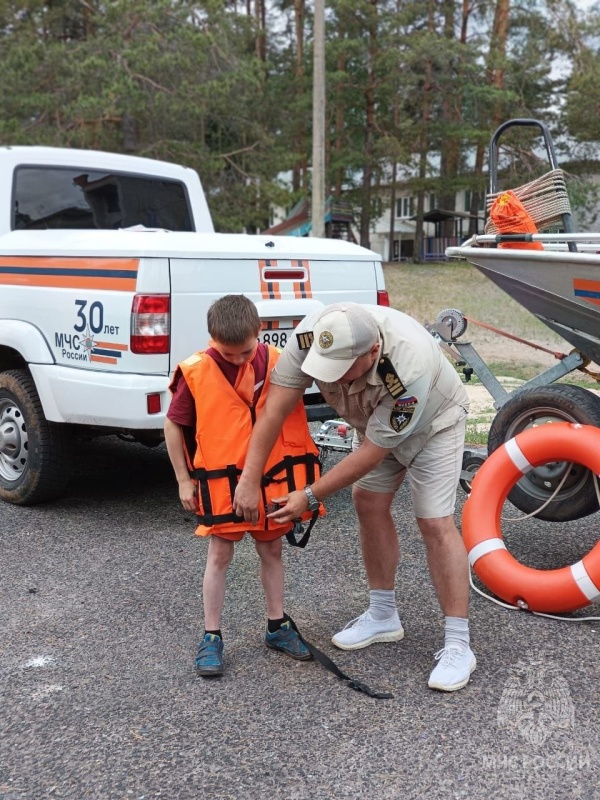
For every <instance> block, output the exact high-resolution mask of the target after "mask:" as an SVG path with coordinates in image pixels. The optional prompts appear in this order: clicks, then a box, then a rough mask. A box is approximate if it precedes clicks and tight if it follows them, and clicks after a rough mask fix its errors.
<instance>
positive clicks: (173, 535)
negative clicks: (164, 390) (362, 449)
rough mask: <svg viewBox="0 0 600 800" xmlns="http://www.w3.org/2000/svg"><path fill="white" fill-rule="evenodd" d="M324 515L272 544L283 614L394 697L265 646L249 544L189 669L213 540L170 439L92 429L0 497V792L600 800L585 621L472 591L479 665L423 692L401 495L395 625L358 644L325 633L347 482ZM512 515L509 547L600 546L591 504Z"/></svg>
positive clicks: (434, 622) (562, 550) (593, 673)
mask: <svg viewBox="0 0 600 800" xmlns="http://www.w3.org/2000/svg"><path fill="white" fill-rule="evenodd" d="M333 458H334V459H335V458H336V456H333ZM463 501H464V495H463V493H462V491H460V490H459V502H460V503H461V504H462V502H463ZM328 510H329V514H328V517H327V518H326V519H325V520H323V521H322V522H321V523H320V524H319V526H318V529H316V530H315V532H314V533H313V536H312V539H311V542H310V544H309V546H308V548H307V549H306V550H305V551H296V550H292V549H291V548H289V547H287V546H286V548H285V563H286V570H287V610H288V613H290V614H291V615H292V617H293V618H294V619H295V620H296V623H297V624H298V626H299V627H300V629H301V630H302V632H303V633H304V635H305V637H306V638H307V639H308V640H309V641H312V642H313V643H314V644H316V645H317V646H319V647H320V648H321V649H323V650H324V652H326V653H327V654H328V655H330V656H331V657H332V658H334V660H335V661H336V662H337V663H338V664H339V665H340V667H341V668H342V669H344V670H345V671H346V672H347V673H349V674H350V675H351V676H352V677H356V678H358V679H361V680H364V681H365V682H367V683H368V684H370V685H371V686H372V687H374V688H377V689H381V690H388V691H391V692H392V693H393V694H394V698H393V699H392V700H374V699H371V698H368V697H366V696H364V695H361V694H359V693H357V692H354V691H352V690H351V689H349V688H348V686H347V685H346V684H345V683H344V682H342V681H340V680H338V679H336V678H335V677H334V676H333V675H331V674H330V673H328V672H326V671H325V670H324V669H323V668H322V667H321V666H319V665H318V664H316V663H313V662H309V663H298V662H294V661H292V660H290V659H287V658H286V657H285V656H283V655H281V654H279V653H275V652H272V651H270V650H267V649H266V648H265V647H264V645H263V636H264V623H265V620H264V604H263V599H262V592H261V589H260V584H259V581H258V574H257V564H258V562H257V557H256V554H255V551H254V548H253V546H252V543H251V542H250V541H244V542H243V543H241V544H240V545H239V546H238V548H237V554H236V558H235V560H234V562H233V565H232V567H231V569H230V575H229V584H228V591H227V597H226V603H225V610H224V617H223V624H222V628H223V632H224V637H225V646H226V649H225V653H226V674H225V675H224V677H223V678H222V679H220V680H212V681H207V680H203V679H201V678H196V677H195V674H194V669H193V657H194V652H195V648H196V644H197V640H198V637H199V633H200V631H201V597H200V593H201V577H202V570H203V566H204V560H205V556H206V543H205V542H204V541H202V540H199V539H197V538H196V537H194V535H193V524H192V522H191V521H190V519H189V517H188V516H187V515H186V514H185V513H184V512H183V511H182V510H181V508H180V506H179V504H178V500H177V495H176V488H175V483H174V479H173V477H172V474H171V471H170V466H169V463H168V459H167V456H166V452H165V450H164V449H163V448H160V449H158V450H146V449H144V448H143V447H141V446H137V445H131V444H125V443H122V442H118V441H116V440H106V441H98V442H95V443H93V444H92V445H91V446H90V448H89V451H88V452H87V454H86V457H85V464H84V463H82V464H81V465H80V468H79V469H78V477H77V479H76V480H75V481H74V482H73V484H72V486H71V488H70V491H69V493H68V495H67V496H65V498H64V499H63V500H62V501H60V502H56V503H54V504H52V505H48V506H44V507H41V506H40V507H36V508H17V507H12V506H9V505H2V506H0V536H1V543H2V555H1V558H0V614H1V618H0V621H1V624H0V637H1V648H0V701H1V708H0V799H1V800H22V799H23V798H27V799H28V800H42V798H44V799H45V798H49V799H50V798H72V800H84V798H93V799H94V800H129V798H134V799H135V800H142V798H143V799H144V800H146V799H148V798H156V797H160V798H168V799H169V800H174V799H175V798H182V800H187V799H188V798H189V799H190V800H192V799H195V798H219V799H221V798H223V799H225V798H228V799H229V798H231V799H232V800H239V799H242V798H243V799H244V800H245V799H246V798H247V799H248V800H255V799H256V800H259V799H260V800H262V798H269V800H279V798H281V800H283V799H284V798H285V800H321V799H323V800H329V799H330V798H332V799H333V798H335V800H337V799H338V798H348V799H349V800H358V799H359V798H360V799H361V800H362V798H369V800H388V799H390V800H391V799H392V798H394V799H395V798H402V800H421V798H423V800H425V798H428V800H438V798H440V800H441V798H468V799H469V800H480V799H481V800H515V799H516V798H524V799H525V800H537V799H538V798H539V800H542V799H543V800H596V799H597V798H600V789H599V788H598V784H599V779H598V776H599V773H600V770H599V766H600V757H599V755H598V749H597V741H598V734H599V732H600V711H599V708H600V704H599V703H598V702H597V700H596V689H597V687H598V674H599V670H598V636H599V633H598V630H599V628H598V623H597V622H593V621H588V622H579V623H573V622H564V621H555V620H549V619H544V618H541V617H535V616H532V615H530V614H528V613H526V612H522V611H510V610H506V609H503V608H501V607H499V606H498V605H495V604H493V603H492V602H489V601H487V600H485V599H483V598H481V597H480V596H479V595H477V594H475V593H474V594H473V598H472V606H471V608H472V642H473V648H474V650H475V652H476V655H477V659H478V667H477V670H476V671H475V672H474V674H473V677H472V680H471V682H470V684H469V685H468V686H467V687H466V688H465V689H463V690H462V691H460V692H456V693H454V694H442V693H437V692H433V691H431V690H429V689H428V688H427V677H428V675H429V672H430V670H431V668H432V667H433V664H434V662H433V654H434V652H435V651H436V650H437V649H438V648H439V647H440V644H441V641H442V632H443V626H442V619H441V616H440V612H439V610H438V607H437V605H436V601H435V598H434V594H433V591H432V588H431V585H430V583H429V579H428V574H427V570H426V566H425V560H424V553H423V547H422V545H421V542H420V540H419V537H418V534H417V532H416V528H415V525H414V523H413V521H412V518H411V511H410V502H409V499H408V494H407V493H404V492H403V491H402V492H401V493H400V494H399V496H398V498H397V501H396V503H395V506H394V515H395V519H396V522H397V525H398V529H399V531H400V535H401V543H402V548H403V562H402V566H401V570H400V574H399V579H398V596H399V601H400V608H401V616H402V619H403V621H404V624H405V628H406V635H405V638H404V640H403V641H402V642H400V643H397V644H387V645H373V646H371V647H370V648H367V649H365V650H363V651H359V652H355V653H344V652H341V651H338V650H336V649H335V648H334V647H333V645H332V644H331V642H330V639H331V635H332V634H333V633H334V632H335V631H336V630H338V629H339V628H340V627H341V626H343V625H344V624H345V623H346V622H347V621H348V620H350V619H351V618H352V617H355V616H357V615H358V614H360V613H361V612H362V611H363V610H364V608H365V604H366V600H367V590H366V586H365V581H364V573H363V569H362V566H361V560H360V557H359V552H358V547H357V536H356V527H355V521H354V516H353V513H352V507H351V502H350V493H349V491H344V492H341V493H340V494H339V495H338V496H336V497H335V498H334V499H332V500H331V501H330V502H329V503H328ZM511 530H514V532H513V533H511V534H510V540H511V546H513V547H514V548H515V552H516V554H517V555H518V557H519V558H520V560H524V561H525V560H528V562H527V563H531V564H532V566H538V567H554V566H559V565H561V564H565V563H571V562H572V561H574V560H576V559H577V558H580V557H581V555H583V553H584V552H585V551H587V550H588V549H589V548H590V547H591V546H592V545H593V544H594V543H595V541H596V539H597V519H596V518H595V517H592V518H587V519H584V520H582V521H580V522H578V523H569V524H568V525H562V526H554V525H549V524H548V523H537V522H535V521H531V520H528V521H527V522H526V523H524V524H522V525H518V526H513V528H512V529H511ZM508 538H509V536H508V535H507V539H508ZM592 613H594V612H593V611H592ZM596 613H597V608H596Z"/></svg>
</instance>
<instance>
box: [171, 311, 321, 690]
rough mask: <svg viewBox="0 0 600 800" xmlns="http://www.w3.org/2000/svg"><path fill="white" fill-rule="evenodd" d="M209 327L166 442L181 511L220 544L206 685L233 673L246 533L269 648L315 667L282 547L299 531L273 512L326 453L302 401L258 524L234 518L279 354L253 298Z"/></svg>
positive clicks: (182, 369)
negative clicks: (290, 606)
mask: <svg viewBox="0 0 600 800" xmlns="http://www.w3.org/2000/svg"><path fill="white" fill-rule="evenodd" d="M207 327H208V332H209V334H210V336H211V339H212V341H211V342H210V343H209V345H210V346H209V348H208V349H207V350H205V351H203V352H199V353H196V354H195V355H193V356H191V357H190V358H188V359H186V360H185V361H184V362H182V363H181V364H179V365H178V367H177V370H176V371H175V375H174V377H173V382H172V383H171V391H172V393H173V397H172V400H171V405H170V408H169V411H168V413H167V418H166V420H165V441H166V445H167V451H168V453H169V458H170V459H171V463H172V465H173V469H174V472H175V476H176V478H177V482H178V484H179V498H180V500H181V504H182V505H183V507H184V508H185V509H186V510H188V511H195V512H196V514H197V515H198V521H199V523H200V524H199V526H198V528H197V530H196V533H197V534H198V535H199V536H210V541H209V546H208V556H207V561H206V569H205V572H204V581H203V600H204V624H205V631H204V636H203V638H202V640H201V642H200V644H199V647H198V652H197V655H196V672H197V674H198V675H201V676H202V677H211V676H218V675H222V674H223V636H222V634H221V627H220V625H221V611H222V608H223V602H224V597H225V577H226V573H227V569H228V567H229V565H230V564H231V561H232V558H233V547H234V542H236V541H240V540H241V539H242V538H243V536H244V534H245V532H246V531H248V532H250V533H251V535H252V537H253V538H254V540H255V547H256V551H257V553H258V555H259V558H260V579H261V582H262V585H263V588H264V592H265V599H266V606H267V617H268V622H267V631H266V635H265V644H266V645H267V647H270V648H272V649H274V650H280V651H281V652H283V653H285V654H286V655H288V656H291V657H292V658H295V659H299V660H301V661H306V660H309V659H310V658H311V655H310V653H309V651H308V649H307V648H306V646H305V645H304V643H303V642H302V640H301V639H300V638H299V636H298V634H297V633H296V632H295V630H294V629H293V628H292V626H291V623H290V620H289V617H288V616H287V614H285V612H284V609H283V592H284V573H283V563H282V560H281V539H282V536H284V535H285V534H286V533H287V532H288V531H289V530H290V524H289V523H283V524H281V523H274V522H273V521H272V520H270V519H267V517H266V511H267V508H268V507H269V506H271V505H272V503H273V499H274V498H281V497H282V495H285V494H286V491H293V489H294V488H300V487H303V486H305V485H307V484H310V483H311V482H312V481H313V480H314V479H315V478H316V477H318V474H319V470H318V451H317V448H316V446H315V444H314V442H313V441H312V439H311V437H310V433H309V430H308V425H307V421H306V414H305V412H304V407H303V404H302V402H301V401H300V403H298V405H297V406H296V408H295V409H294V411H292V413H291V414H290V415H289V417H288V418H287V419H286V422H285V424H284V430H283V431H282V434H281V435H280V436H279V437H278V440H277V442H276V444H275V446H274V448H273V450H272V452H271V455H270V457H269V459H268V461H267V464H266V466H265V471H264V477H263V480H262V485H263V488H262V493H263V504H262V508H261V509H260V510H259V512H258V514H257V515H256V520H255V521H252V522H244V520H243V518H241V517H237V516H236V515H235V514H234V513H233V494H234V492H235V487H236V485H237V477H238V476H239V475H240V474H241V471H242V468H243V466H244V460H245V456H246V450H247V446H248V441H249V439H250V434H251V433H252V428H253V426H254V422H255V421H256V415H257V414H259V413H260V412H261V410H262V407H263V405H264V400H265V396H266V388H267V386H268V384H269V381H270V372H271V369H272V367H273V365H274V363H275V361H276V360H277V358H278V355H279V354H278V351H277V350H276V349H275V348H273V347H269V346H267V345H265V344H263V343H261V342H259V341H258V334H259V332H260V329H261V321H260V318H259V316H258V312H257V310H256V306H255V305H254V303H253V302H252V301H251V300H249V299H248V298H247V297H244V296H243V295H226V296H225V297H222V298H220V299H219V300H216V301H215V302H214V303H213V304H212V305H211V307H210V308H209V310H208V315H207ZM284 459H285V463H284ZM292 459H293V460H292ZM290 473H293V475H292V478H293V480H292V481H289V480H288V478H289V477H290ZM292 484H293V485H292ZM319 511H320V513H323V511H322V509H319ZM315 513H316V512H315ZM310 516H311V515H310V514H306V515H303V519H308V518H310Z"/></svg>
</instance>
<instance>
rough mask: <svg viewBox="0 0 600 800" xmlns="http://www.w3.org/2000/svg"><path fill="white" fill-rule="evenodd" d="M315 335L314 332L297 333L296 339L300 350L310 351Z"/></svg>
mask: <svg viewBox="0 0 600 800" xmlns="http://www.w3.org/2000/svg"><path fill="white" fill-rule="evenodd" d="M314 338H315V335H314V333H313V332H312V331H304V333H297V334H296V339H297V341H298V349H299V350H310V346H311V344H312V343H313V340H314Z"/></svg>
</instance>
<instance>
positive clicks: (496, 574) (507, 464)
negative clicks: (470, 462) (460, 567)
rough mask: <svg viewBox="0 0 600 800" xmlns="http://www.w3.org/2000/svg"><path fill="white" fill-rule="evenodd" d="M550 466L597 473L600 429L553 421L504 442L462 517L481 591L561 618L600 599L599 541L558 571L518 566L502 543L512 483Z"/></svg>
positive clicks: (478, 477) (477, 477)
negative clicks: (578, 466) (564, 464)
mask: <svg viewBox="0 0 600 800" xmlns="http://www.w3.org/2000/svg"><path fill="white" fill-rule="evenodd" d="M548 461H574V462H576V463H578V464H583V465H584V466H586V467H588V468H589V469H591V470H593V471H594V472H595V473H596V475H599V474H600V428H596V427H594V426H593V425H580V424H578V423H567V422H564V423H563V422H557V423H554V422H553V423H552V424H549V425H544V426H540V427H538V428H531V429H529V430H526V431H523V432H522V433H520V434H518V436H515V438H514V439H510V440H509V441H508V442H505V443H504V444H503V445H502V446H501V447H499V448H498V449H497V450H495V451H494V452H493V453H492V455H491V456H490V457H489V458H488V459H487V460H486V461H485V463H484V464H483V465H482V466H481V467H480V469H479V470H478V471H477V474H476V475H475V477H474V478H473V483H472V488H471V494H470V495H469V497H468V499H467V501H466V503H465V507H464V512H463V519H462V526H463V539H464V542H465V545H466V547H467V550H468V553H469V562H470V564H471V566H472V567H473V569H474V570H475V573H476V574H477V576H478V577H479V578H480V580H481V581H482V582H483V584H484V585H485V586H487V587H488V588H489V589H491V590H492V591H493V592H494V593H495V594H496V595H497V596H498V597H500V598H502V599H503V600H505V601H506V602H508V603H512V604H513V605H515V606H520V607H521V608H527V609H529V610H530V611H543V612H548V613H563V612H566V611H574V610H575V609H577V608H583V607H584V606H588V605H590V604H591V603H593V602H594V601H595V600H596V599H598V598H599V597H600V541H599V542H598V543H597V544H596V545H595V546H594V547H593V548H592V549H591V550H590V552H589V553H588V554H587V555H586V556H584V557H583V558H582V559H581V561H577V562H576V563H575V564H571V566H568V567H562V568H561V569H550V570H543V569H534V568H532V567H527V566H525V565H524V564H521V563H519V562H518V561H517V560H516V559H515V558H514V557H513V556H512V555H511V554H510V553H509V552H508V550H507V549H506V545H505V544H504V541H503V540H502V531H501V528H500V516H501V513H502V507H503V505H504V501H505V500H506V497H507V495H508V493H509V492H510V490H511V489H512V487H513V486H514V484H515V483H516V482H517V481H518V480H519V479H520V478H521V477H522V476H523V475H524V474H525V473H527V472H529V471H530V470H531V469H533V468H534V467H537V466H539V465H540V464H544V463H547V462H548Z"/></svg>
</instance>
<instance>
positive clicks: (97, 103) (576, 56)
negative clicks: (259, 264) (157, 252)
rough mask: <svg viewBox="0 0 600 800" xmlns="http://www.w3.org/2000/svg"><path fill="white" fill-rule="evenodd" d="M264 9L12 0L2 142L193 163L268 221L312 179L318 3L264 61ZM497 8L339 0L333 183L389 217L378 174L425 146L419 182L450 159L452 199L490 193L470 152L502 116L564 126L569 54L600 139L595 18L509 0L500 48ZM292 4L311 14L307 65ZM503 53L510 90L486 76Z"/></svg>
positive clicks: (330, 99) (385, 174) (204, 0)
mask: <svg viewBox="0 0 600 800" xmlns="http://www.w3.org/2000/svg"><path fill="white" fill-rule="evenodd" d="M255 2H256V0H249V2H240V0H238V2H235V0H201V2H193V1H192V0H105V2H99V0H85V2H81V0H52V2H48V0H21V2H19V1H18V0H0V46H1V48H2V53H3V60H2V66H3V70H2V73H1V74H0V104H1V107H2V116H1V117H0V143H2V144H48V145H55V146H71V147H83V148H98V149H106V150H114V151H123V152H131V153H136V154H140V155H146V156H151V157H157V158H163V159H166V160H171V161H177V162H180V163H184V164H187V165H189V166H191V167H193V168H195V169H197V170H198V172H199V173H200V175H201V178H202V181H203V185H204V187H205V189H206V191H207V194H208V201H209V205H210V208H211V211H212V214H213V217H214V220H215V224H216V227H217V229H219V230H223V231H226V230H232V231H239V230H248V231H254V230H257V229H261V228H264V227H265V226H266V225H268V220H269V213H270V209H271V207H272V205H273V204H277V205H283V206H288V207H289V206H290V205H291V204H292V203H293V202H294V201H295V200H296V199H297V198H298V192H297V191H296V192H295V193H293V192H291V191H290V190H289V189H287V190H286V188H285V187H284V186H283V185H282V182H281V179H280V176H281V174H282V173H286V172H291V171H295V172H296V173H298V171H300V172H301V174H302V181H301V184H300V185H301V186H302V187H303V188H304V190H305V191H306V190H307V189H308V186H307V183H308V177H309V172H308V168H309V165H310V161H311V114H312V57H313V52H312V44H313V42H312V16H311V15H312V6H311V5H309V4H308V3H303V2H301V0H295V2H291V1H290V0H277V2H275V0H273V5H272V6H270V7H269V8H268V11H269V13H268V14H267V30H266V31H265V35H266V60H261V58H260V57H259V56H258V55H257V53H258V51H259V49H258V48H257V37H258V36H259V34H260V33H261V32H260V31H259V30H258V29H257V18H256V16H255V14H254V5H255ZM495 7H496V2H494V1H493V0H486V1H485V2H481V3H479V4H475V5H473V4H471V5H465V4H463V3H462V2H460V3H459V2H458V0H447V1H445V2H444V3H438V2H433V0H328V3H327V52H326V58H327V83H326V89H327V120H328V126H329V131H330V141H329V146H328V149H327V163H328V170H329V179H328V183H329V185H333V184H334V182H335V183H338V182H339V180H340V179H339V176H341V183H342V184H343V186H344V188H345V189H347V190H349V192H350V194H349V196H350V197H351V198H353V199H354V202H355V205H356V208H357V209H360V210H361V213H363V214H367V215H369V216H370V217H374V216H376V215H377V214H378V213H380V211H381V207H380V206H378V204H377V203H376V202H375V201H374V199H373V198H371V200H370V202H364V197H365V196H367V195H365V192H366V190H367V189H368V188H369V187H365V185H364V176H365V175H367V174H370V175H371V178H370V181H371V183H372V184H373V185H381V186H386V185H387V184H388V182H389V180H390V169H389V165H390V163H391V162H392V161H394V162H396V164H397V165H398V174H399V175H402V176H404V177H405V176H408V175H411V174H412V175H414V169H413V167H414V164H413V159H414V157H415V154H416V153H423V154H424V155H425V156H426V159H427V162H428V164H429V165H430V166H429V167H428V169H427V174H426V175H425V176H423V175H421V177H420V178H419V179H418V180H415V188H417V189H420V188H425V187H426V186H429V184H428V181H429V180H430V176H431V172H432V171H436V170H437V169H438V168H439V153H441V154H442V162H441V163H442V172H443V174H442V184H441V187H442V191H443V193H445V194H448V195H452V193H453V192H454V191H456V189H457V188H460V187H469V188H476V187H477V186H480V185H481V176H480V175H473V170H472V165H471V163H470V160H469V158H468V157H467V155H468V153H469V152H470V150H471V149H472V148H473V147H474V146H476V145H479V146H483V145H484V144H485V143H487V142H488V141H489V136H490V133H491V131H490V127H491V122H490V109H491V108H495V109H500V110H501V112H502V115H503V117H504V118H510V117H516V116H537V117H540V118H542V119H546V120H547V121H550V120H551V118H552V114H551V113H550V112H549V111H548V109H550V108H552V107H554V106H556V103H555V98H556V93H557V92H558V91H559V90H560V89H561V87H560V86H559V85H557V83H556V81H555V80H554V79H551V68H552V64H553V60H554V59H555V58H556V57H557V56H558V55H561V56H562V57H563V58H564V57H565V56H567V57H569V58H570V59H571V62H572V63H573V65H574V66H575V67H576V68H575V69H574V70H573V72H572V74H571V75H570V77H569V79H568V83H567V91H566V95H565V103H564V120H565V124H566V125H567V126H568V130H569V131H570V133H571V134H572V135H573V136H575V137H578V139H579V140H580V141H586V142H590V141H597V140H598V139H600V129H599V127H598V126H599V123H598V115H597V113H596V110H597V108H598V103H599V102H600V101H599V94H598V92H599V91H600V89H599V88H598V86H599V85H600V82H599V81H598V80H597V76H598V73H599V70H600V61H599V56H598V53H597V52H596V49H595V48H594V46H593V42H594V41H595V40H594V39H593V37H594V35H597V33H598V31H597V30H596V28H595V27H594V26H597V19H596V18H595V17H594V16H593V15H590V16H589V17H588V18H584V17H583V15H582V14H581V13H580V12H579V11H578V9H577V7H576V5H574V4H573V2H572V0H545V1H544V2H542V0H523V2H522V3H521V4H519V5H514V6H512V7H511V9H512V10H511V17H510V28H509V34H508V48H507V53H506V55H505V56H502V55H497V56H496V55H495V54H494V52H493V50H492V52H491V54H490V47H491V43H490V31H491V26H492V20H493V16H494V11H495ZM467 8H468V9H469V13H470V16H469V18H468V19H467V20H466V21H465V26H464V31H465V33H466V35H465V36H464V37H461V35H460V27H461V18H460V14H461V13H462V12H463V11H464V10H465V9H467ZM295 9H301V10H303V12H304V17H303V19H304V27H303V36H302V45H303V47H302V59H300V60H299V58H298V53H299V51H300V46H301V45H300V42H299V41H298V38H297V35H296V30H295V22H294V21H295V17H294V11H295ZM580 22H581V23H585V24H579V23H580ZM586 37H587V38H586ZM490 59H491V60H492V61H494V63H495V64H496V66H501V67H502V68H503V70H504V77H505V79H504V85H503V86H496V85H493V84H491V83H490V82H489V81H488V80H486V77H485V74H486V64H487V63H488V61H489V60H490ZM340 121H341V122H340ZM340 125H341V127H340ZM431 165H434V166H433V167H431ZM437 188H438V189H439V188H440V185H439V184H438V186H437Z"/></svg>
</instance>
